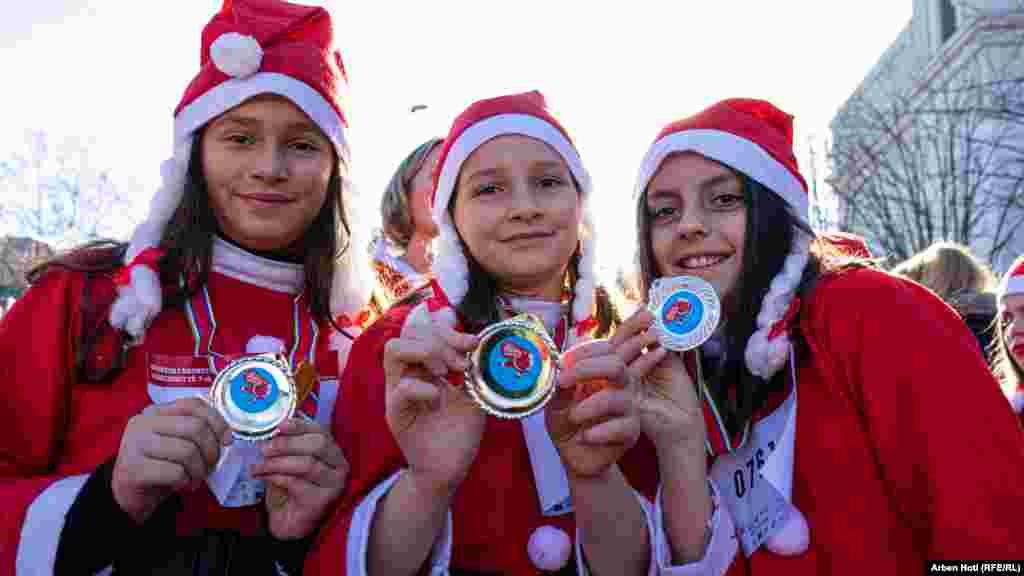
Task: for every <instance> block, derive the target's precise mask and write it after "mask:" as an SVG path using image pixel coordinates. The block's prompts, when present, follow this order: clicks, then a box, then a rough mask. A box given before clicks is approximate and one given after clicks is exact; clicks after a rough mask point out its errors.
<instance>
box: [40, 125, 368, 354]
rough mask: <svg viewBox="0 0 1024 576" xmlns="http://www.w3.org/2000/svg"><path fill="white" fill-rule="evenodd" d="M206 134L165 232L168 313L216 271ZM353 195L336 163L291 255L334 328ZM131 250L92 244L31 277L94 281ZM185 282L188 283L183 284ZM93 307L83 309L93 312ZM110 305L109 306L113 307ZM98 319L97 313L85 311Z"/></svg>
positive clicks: (84, 338)
mask: <svg viewBox="0 0 1024 576" xmlns="http://www.w3.org/2000/svg"><path fill="white" fill-rule="evenodd" d="M204 130H205V128H203V129H200V130H199V131H197V132H196V135H195V137H194V139H193V144H192V151H191V155H190V157H189V160H188V168H187V174H186V178H185V189H184V193H183V195H182V199H181V202H180V203H179V204H178V207H177V209H176V210H175V211H174V215H173V216H172V217H171V220H170V222H169V223H168V224H167V227H166V228H165V229H164V233H163V237H162V239H161V241H160V247H161V248H163V249H164V250H165V254H164V256H163V257H162V258H161V259H160V262H159V269H160V270H159V271H160V280H161V282H162V283H163V284H164V285H165V286H173V288H172V290H171V291H170V293H169V294H168V295H167V296H166V300H165V304H164V308H165V309H169V308H175V307H179V306H182V305H183V304H184V303H185V302H186V301H187V300H188V299H189V298H191V297H192V296H193V295H194V294H195V293H196V291H197V290H199V289H200V288H201V287H202V286H203V284H205V283H206V281H207V279H208V278H209V275H210V271H211V270H212V268H213V239H214V236H216V235H217V234H218V231H219V227H218V225H217V220H216V217H215V215H214V212H213V208H212V206H211V205H210V199H209V193H208V190H207V183H206V177H205V176H204V175H203V170H202V152H201V150H202V146H201V143H202V138H203V133H204ZM350 194H351V192H350V191H349V190H348V183H347V180H346V179H345V178H342V176H341V165H340V160H336V161H335V165H334V168H333V170H332V172H331V177H330V180H329V181H328V184H327V198H326V200H325V202H324V205H323V207H322V208H321V209H320V212H319V213H318V214H317V216H316V218H315V219H314V220H313V222H312V224H311V225H310V227H309V228H308V229H307V230H306V232H305V234H303V236H302V237H301V238H300V239H299V240H297V241H296V242H295V243H294V244H293V245H292V246H290V247H288V248H287V249H286V250H285V252H286V253H287V254H294V255H296V256H297V257H300V258H301V260H302V262H303V265H304V266H303V269H304V271H305V290H306V295H307V298H308V300H307V301H308V302H309V309H310V314H311V315H312V316H313V317H315V318H316V319H318V320H322V321H326V322H329V323H331V324H334V319H333V318H332V316H331V310H330V295H331V290H332V287H333V280H334V266H336V265H339V264H338V261H339V259H340V258H341V257H342V256H343V255H344V254H345V253H346V251H348V250H352V249H353V247H352V246H351V241H350V239H351V228H350V225H349V222H348V216H347V214H346V212H347V211H346V209H345V207H346V206H348V203H349V202H351V201H352V200H351V198H346V196H348V195H350ZM126 250H127V244H125V243H123V242H117V241H113V240H102V241H97V242H90V243H88V244H84V245H82V246H79V247H76V248H74V249H72V250H70V251H68V252H66V253H63V254H60V255H58V256H56V257H54V258H53V259H51V260H49V261H47V262H44V263H43V264H41V265H39V266H37V267H35V268H33V269H32V270H31V271H30V272H29V273H28V274H27V275H26V277H27V279H28V281H29V282H30V283H36V282H38V281H39V280H40V279H41V278H42V277H43V275H44V274H46V273H47V272H48V271H50V270H52V269H56V268H60V269H66V270H72V271H77V272H85V273H87V274H88V275H90V277H92V276H95V275H97V274H103V273H109V272H112V271H113V270H115V269H117V268H119V267H121V265H122V259H123V258H124V254H125V251H126ZM181 279H184V282H181V281H180V280H181ZM90 304H91V303H83V305H84V306H89V305H90ZM108 305H109V303H108ZM81 312H82V313H83V314H86V315H89V314H95V313H97V312H98V311H95V310H82V311H81ZM93 337H94V335H93V334H90V333H83V334H82V335H81V342H79V344H80V347H81V348H82V349H85V350H90V349H91V347H92V345H93V344H94V342H93V341H92V339H93Z"/></svg>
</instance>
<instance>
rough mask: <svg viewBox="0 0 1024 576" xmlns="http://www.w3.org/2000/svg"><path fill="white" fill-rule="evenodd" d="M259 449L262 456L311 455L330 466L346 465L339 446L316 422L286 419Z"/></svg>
mask: <svg viewBox="0 0 1024 576" xmlns="http://www.w3.org/2000/svg"><path fill="white" fill-rule="evenodd" d="M261 451H262V453H263V457H264V458H274V457H277V456H290V455H299V456H312V457H314V458H316V459H318V460H321V461H323V462H324V464H326V465H327V466H330V467H332V468H338V467H341V466H344V465H347V462H345V456H344V454H343V453H342V452H341V447H339V446H338V443H337V442H335V441H334V439H333V438H331V437H330V435H328V434H327V433H326V432H325V431H324V429H323V428H322V427H321V426H320V425H319V424H317V423H316V422H303V421H301V420H297V419H292V420H288V421H286V422H285V423H284V424H282V425H281V427H280V429H279V433H278V435H277V436H276V437H274V438H273V439H271V440H270V441H269V442H266V443H264V444H263V446H262V447H261Z"/></svg>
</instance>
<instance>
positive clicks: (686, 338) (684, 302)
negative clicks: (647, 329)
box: [647, 276, 722, 352]
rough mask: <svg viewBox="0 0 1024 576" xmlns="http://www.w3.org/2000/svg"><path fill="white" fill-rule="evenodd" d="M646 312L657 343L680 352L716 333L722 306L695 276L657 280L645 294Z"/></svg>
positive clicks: (697, 344)
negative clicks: (651, 323) (650, 317)
mask: <svg viewBox="0 0 1024 576" xmlns="http://www.w3.org/2000/svg"><path fill="white" fill-rule="evenodd" d="M647 299H648V305H647V307H648V309H649V310H650V311H651V313H652V314H654V324H653V325H652V328H653V329H654V330H655V331H656V333H657V335H658V342H660V343H661V345H662V346H664V347H665V348H667V349H669V350H674V351H676V352H682V351H685V350H691V349H693V348H696V347H698V346H700V345H701V344H703V343H704V342H705V341H706V340H707V339H708V338H710V337H711V335H712V334H713V333H714V332H715V328H717V327H718V321H719V320H720V319H721V317H722V306H721V303H720V302H719V300H718V294H716V293H715V289H714V288H713V287H712V286H711V284H708V283H707V282H706V281H705V280H703V279H701V278H697V277H696V276H673V277H670V278H658V279H656V280H655V281H654V284H652V285H651V290H650V292H649V293H648V298H647Z"/></svg>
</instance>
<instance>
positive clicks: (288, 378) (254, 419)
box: [210, 354, 297, 440]
mask: <svg viewBox="0 0 1024 576" xmlns="http://www.w3.org/2000/svg"><path fill="white" fill-rule="evenodd" d="M210 400H211V401H212V402H213V405H214V406H215V407H216V408H217V410H218V411H219V412H220V413H221V415H222V416H223V417H224V420H226V421H227V423H228V426H230V427H231V431H232V434H233V435H234V436H235V438H238V439H241V440H263V439H266V438H270V437H272V436H273V435H274V434H276V433H277V427H278V426H279V425H280V424H281V423H282V422H284V421H285V420H287V419H288V418H291V417H292V415H293V414H294V413H295V407H296V403H297V399H296V396H295V380H294V377H293V376H292V371H291V368H290V367H289V366H288V362H287V361H286V360H285V358H284V357H283V356H281V355H280V354H257V355H254V356H243V357H241V358H237V359H235V360H233V361H232V362H231V363H229V364H228V365H227V366H225V367H224V369H223V370H221V371H220V372H218V373H217V377H216V378H215V379H214V381H213V385H212V386H211V387H210Z"/></svg>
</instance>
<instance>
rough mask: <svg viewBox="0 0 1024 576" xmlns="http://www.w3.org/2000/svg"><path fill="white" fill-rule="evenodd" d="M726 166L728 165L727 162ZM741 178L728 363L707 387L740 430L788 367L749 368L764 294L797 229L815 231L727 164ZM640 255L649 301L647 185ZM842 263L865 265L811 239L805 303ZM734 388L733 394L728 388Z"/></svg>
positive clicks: (727, 308)
mask: <svg viewBox="0 0 1024 576" xmlns="http://www.w3.org/2000/svg"><path fill="white" fill-rule="evenodd" d="M723 166H725V165H724V164H723ZM725 167H726V168H729V169H730V170H732V172H733V173H734V174H735V175H736V176H737V177H738V178H739V179H740V182H741V183H742V188H743V199H744V204H745V205H746V209H747V222H746V232H745V237H744V243H743V264H742V272H741V274H740V276H739V279H738V283H737V286H736V298H734V299H732V301H731V302H723V307H724V309H723V317H724V318H728V319H729V321H728V323H726V324H725V327H724V336H725V341H724V347H725V362H724V363H721V364H720V365H719V366H718V369H717V371H715V372H714V373H712V374H710V375H709V376H710V378H709V388H710V389H711V392H712V395H713V396H714V398H715V402H716V403H717V404H718V405H719V406H720V407H723V411H724V412H725V414H724V415H723V416H724V417H725V419H726V426H727V428H728V429H729V431H730V433H733V434H735V433H737V432H738V431H740V430H743V428H744V427H745V426H746V425H747V423H748V422H749V421H750V420H751V418H752V416H753V414H754V412H756V411H757V410H758V409H760V408H761V407H762V406H763V405H764V403H765V401H766V400H767V398H768V396H769V395H770V394H771V393H773V392H777V391H780V390H782V389H784V387H785V371H780V372H779V373H778V374H776V375H775V376H774V377H773V378H771V380H770V381H765V380H763V379H762V378H760V377H758V376H755V375H753V374H751V373H750V371H749V370H748V369H747V367H746V364H745V362H744V357H745V351H746V346H747V341H748V340H750V337H751V335H752V334H753V333H754V331H755V330H756V328H757V326H756V320H757V315H758V313H759V312H760V309H761V305H762V300H763V299H764V295H765V294H766V293H767V292H768V287H769V285H770V284H771V281H772V279H773V278H775V276H776V275H777V274H778V273H779V271H780V270H782V266H783V263H784V262H785V259H786V256H787V255H788V254H789V252H790V249H791V247H792V244H793V240H794V237H795V235H796V231H797V230H800V231H802V232H803V233H805V234H811V235H813V231H812V230H811V229H810V227H809V226H808V225H807V224H805V223H804V222H802V221H801V220H800V219H799V218H797V217H796V216H795V215H794V214H793V213H792V211H791V210H790V208H789V206H788V205H787V204H786V202H785V201H784V200H783V199H782V198H781V197H780V196H779V195H777V194H775V193H774V192H772V191H771V190H769V189H768V188H767V187H765V186H763V185H762V184H760V183H759V182H757V181H756V180H754V179H752V178H750V177H748V176H746V175H745V174H743V173H741V172H739V171H737V170H735V169H733V168H731V167H729V166H725ZM636 226H637V257H636V263H635V264H636V272H635V274H636V278H635V280H634V283H635V285H636V286H638V287H639V291H640V296H641V297H642V298H643V299H644V301H645V302H646V300H647V294H648V291H649V290H650V287H651V284H652V283H653V282H654V280H655V278H657V277H658V272H657V263H656V262H655V259H654V249H653V246H652V245H651V224H650V215H649V213H648V210H647V190H643V191H642V192H641V193H640V194H639V196H638V198H637V204H636ZM840 261H842V262H843V266H853V265H862V262H861V261H860V260H855V259H850V258H845V257H842V254H841V253H840V252H839V251H838V250H836V249H835V248H833V247H831V246H830V245H828V244H824V243H821V242H815V243H813V244H812V248H811V254H810V258H809V259H808V262H807V266H806V267H805V268H804V271H803V275H802V277H801V280H800V284H799V286H798V287H797V290H796V295H797V296H798V297H800V299H801V301H802V302H808V301H809V300H810V294H811V292H812V291H813V290H814V287H815V285H816V284H817V281H818V279H819V278H820V277H821V276H822V275H823V274H825V273H828V272H834V271H839V270H840V265H839V264H838V262H840ZM793 339H794V345H795V347H796V350H797V351H798V353H800V352H805V351H806V350H807V349H808V347H807V345H806V341H805V340H804V339H803V338H802V336H801V335H800V333H799V330H794V332H793ZM730 389H731V391H732V393H730Z"/></svg>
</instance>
